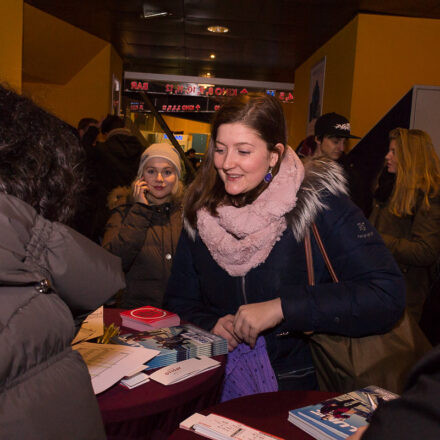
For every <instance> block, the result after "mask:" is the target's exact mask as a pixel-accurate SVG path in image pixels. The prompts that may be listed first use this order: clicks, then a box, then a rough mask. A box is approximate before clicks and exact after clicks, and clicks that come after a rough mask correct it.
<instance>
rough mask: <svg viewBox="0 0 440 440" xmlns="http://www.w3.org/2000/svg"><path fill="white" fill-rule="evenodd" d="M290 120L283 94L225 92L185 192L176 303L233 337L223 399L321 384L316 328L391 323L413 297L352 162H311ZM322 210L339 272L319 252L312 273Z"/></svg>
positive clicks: (381, 328) (183, 312)
mask: <svg viewBox="0 0 440 440" xmlns="http://www.w3.org/2000/svg"><path fill="white" fill-rule="evenodd" d="M285 126H286V124H285V120H284V115H283V111H282V108H281V105H280V103H279V102H278V101H277V100H276V99H275V98H272V97H270V96H263V97H242V98H237V99H233V100H231V101H228V102H226V103H225V104H224V105H223V106H222V107H221V108H220V110H219V111H218V112H217V114H216V116H215V119H214V121H213V124H212V129H211V143H210V146H209V148H208V152H207V154H206V155H205V161H204V163H203V165H202V167H201V169H200V170H199V173H198V174H197V177H196V179H195V180H194V182H193V183H192V185H191V186H190V187H189V189H188V192H187V196H186V199H185V200H186V202H185V205H184V215H185V219H184V225H185V228H184V231H182V234H181V238H180V241H179V244H178V247H177V251H176V256H175V260H174V264H173V267H172V272H171V276H170V279H169V283H168V287H167V294H166V306H167V307H168V308H169V309H170V310H172V311H174V312H177V313H178V314H179V315H180V316H181V318H182V319H185V320H188V321H191V322H193V323H195V324H197V325H199V326H201V327H203V328H205V329H208V330H211V331H212V332H213V333H215V334H217V335H220V336H223V337H224V338H226V340H227V341H228V348H229V351H230V353H229V355H228V361H227V366H226V379H225V384H224V389H223V396H222V399H223V400H227V399H230V398H234V397H238V396H241V395H246V394H252V393H256V392H264V391H275V390H278V389H314V388H316V378H315V373H314V367H313V364H312V359H311V354H310V350H309V347H308V343H307V338H306V336H305V335H304V333H305V332H329V333H337V334H343V335H350V336H363V335H369V334H377V333H381V332H386V331H388V330H389V329H391V328H392V326H393V325H394V323H395V322H396V321H397V320H398V319H399V318H400V317H401V315H402V312H403V309H404V302H405V300H404V284H403V280H402V276H401V274H400V272H399V269H398V268H397V266H396V264H395V262H394V260H393V258H392V257H391V255H390V253H389V252H388V250H387V249H386V247H385V246H384V244H383V242H382V240H381V238H380V236H379V234H378V233H377V232H376V231H375V230H374V228H372V227H371V225H370V224H369V223H368V221H367V220H366V219H365V218H364V217H363V215H362V213H361V212H360V210H359V209H358V208H356V207H355V206H354V205H353V204H352V203H351V202H350V200H349V198H348V196H347V195H346V189H345V184H344V176H343V173H342V171H341V168H340V167H339V165H338V164H336V163H335V162H334V161H331V160H329V159H326V158H322V157H321V158H316V159H313V160H311V161H310V162H308V163H307V164H306V168H305V169H304V166H303V164H302V163H301V161H300V160H299V158H298V157H297V155H296V154H295V153H294V151H293V150H292V149H291V148H290V147H289V146H288V145H287V135H286V128H285ZM313 222H315V223H316V225H317V227H318V230H319V232H320V235H321V238H322V240H323V242H324V245H325V246H326V248H327V252H328V254H329V257H330V259H331V261H332V264H333V266H334V268H335V271H336V273H337V274H338V277H339V278H340V283H338V284H333V283H332V280H331V277H330V275H329V273H328V272H327V269H326V267H325V264H324V261H322V259H320V258H315V264H314V266H315V267H314V269H315V278H316V285H315V286H313V287H312V286H309V285H308V284H307V270H306V261H305V252H304V243H303V241H304V236H305V234H306V233H307V231H308V230H309V228H310V226H311V224H312V223H313ZM312 246H313V253H314V255H316V256H318V255H319V250H318V248H317V247H316V243H315V242H314V240H313V241H312Z"/></svg>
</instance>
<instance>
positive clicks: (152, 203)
mask: <svg viewBox="0 0 440 440" xmlns="http://www.w3.org/2000/svg"><path fill="white" fill-rule="evenodd" d="M181 174H182V173H181V162H180V157H179V154H178V152H177V151H176V149H175V148H174V147H173V146H172V145H170V144H166V143H163V144H153V145H151V146H150V147H149V148H147V149H146V150H145V151H144V153H143V154H142V156H141V160H140V164H139V169H138V174H137V178H136V180H135V181H134V182H133V184H132V185H131V188H129V187H124V188H116V189H115V190H114V191H112V192H111V193H110V196H109V199H108V205H109V208H110V209H111V215H110V218H109V220H108V222H107V225H106V229H105V233H104V238H103V242H102V244H103V246H104V247H105V248H106V249H108V250H109V251H110V252H112V253H113V254H115V255H118V256H119V257H121V259H122V267H123V269H124V272H125V275H126V282H127V288H126V289H125V291H123V292H122V296H121V297H120V298H119V301H118V302H119V303H118V306H121V307H124V308H136V307H140V306H144V305H152V306H156V307H161V306H162V302H163V295H164V292H165V287H166V283H167V281H168V277H169V274H170V270H171V265H172V262H173V257H174V251H175V249H176V245H177V241H178V239H179V235H180V230H181V226H182V211H181V199H182V194H183V185H182V182H181V180H180V178H181Z"/></svg>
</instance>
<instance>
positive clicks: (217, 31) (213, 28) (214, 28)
mask: <svg viewBox="0 0 440 440" xmlns="http://www.w3.org/2000/svg"><path fill="white" fill-rule="evenodd" d="M206 29H208V31H209V32H214V33H215V34H225V33H226V32H229V29H228V28H227V27H226V26H209V27H207V28H206Z"/></svg>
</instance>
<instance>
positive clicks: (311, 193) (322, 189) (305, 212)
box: [183, 157, 348, 242]
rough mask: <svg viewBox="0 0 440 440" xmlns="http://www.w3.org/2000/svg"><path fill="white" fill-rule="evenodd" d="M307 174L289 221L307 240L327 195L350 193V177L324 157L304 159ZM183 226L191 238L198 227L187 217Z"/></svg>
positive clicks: (294, 233) (193, 238) (323, 207)
mask: <svg viewBox="0 0 440 440" xmlns="http://www.w3.org/2000/svg"><path fill="white" fill-rule="evenodd" d="M304 169H305V176H304V180H303V182H302V184H301V186H300V188H299V190H298V193H297V201H296V205H295V207H294V208H293V209H292V211H290V212H289V213H288V214H287V216H286V217H287V223H288V225H289V226H290V227H291V228H292V231H293V235H294V237H295V239H296V240H297V241H298V242H301V241H303V240H304V237H305V234H306V231H307V230H308V229H309V228H310V226H311V225H312V223H313V222H314V221H315V219H316V217H317V216H318V215H319V214H320V213H321V212H322V211H323V210H324V209H326V208H327V205H326V204H325V202H324V199H325V197H326V195H328V194H329V193H330V194H332V195H336V196H338V195H342V194H348V190H347V180H346V178H345V174H344V171H343V169H342V167H341V166H340V165H339V164H338V163H336V162H335V161H333V160H331V159H327V158H325V157H318V158H311V159H307V160H306V161H305V163H304ZM183 226H184V228H185V230H186V232H187V233H188V235H189V236H190V237H191V239H192V240H195V238H196V230H195V229H194V228H193V227H192V226H191V224H190V223H189V222H188V220H187V219H186V218H184V220H183Z"/></svg>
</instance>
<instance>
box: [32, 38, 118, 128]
mask: <svg viewBox="0 0 440 440" xmlns="http://www.w3.org/2000/svg"><path fill="white" fill-rule="evenodd" d="M110 52H111V47H110V45H109V44H108V45H107V46H106V47H105V48H104V49H102V50H101V52H99V53H98V55H96V56H95V57H94V58H93V59H92V60H90V61H89V63H88V64H87V65H86V66H85V67H84V68H83V69H81V70H80V71H79V72H78V73H77V74H76V75H75V76H74V77H73V78H72V79H71V80H70V81H68V82H67V83H66V84H63V85H59V84H46V83H38V82H23V92H24V93H26V94H27V95H28V96H30V97H31V98H32V99H34V101H35V102H37V103H38V104H39V105H41V106H42V107H44V108H46V109H47V110H48V111H50V112H52V113H54V114H55V115H57V116H58V117H59V118H61V119H63V120H64V121H66V122H68V123H69V124H71V125H73V126H76V125H77V124H78V121H79V120H80V119H81V118H83V117H94V118H96V119H98V120H100V119H101V118H103V117H105V116H106V115H107V114H108V113H109V112H110V108H111V74H110Z"/></svg>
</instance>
